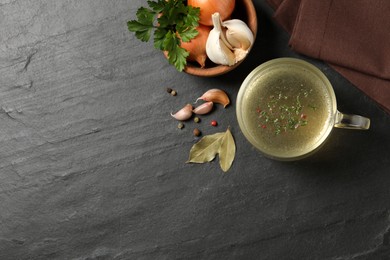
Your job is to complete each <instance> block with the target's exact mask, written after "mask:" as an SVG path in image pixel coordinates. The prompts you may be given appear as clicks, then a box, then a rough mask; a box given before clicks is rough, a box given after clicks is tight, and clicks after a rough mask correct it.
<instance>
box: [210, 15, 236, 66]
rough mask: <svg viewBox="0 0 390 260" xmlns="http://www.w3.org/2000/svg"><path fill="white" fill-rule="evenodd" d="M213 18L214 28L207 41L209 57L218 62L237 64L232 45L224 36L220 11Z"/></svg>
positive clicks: (230, 64)
mask: <svg viewBox="0 0 390 260" xmlns="http://www.w3.org/2000/svg"><path fill="white" fill-rule="evenodd" d="M212 20H213V24H214V28H213V29H212V30H211V31H210V33H209V37H208V38H207V41H206V53H207V57H209V59H210V60H211V61H212V62H214V63H216V64H221V65H229V66H232V65H234V64H235V62H236V61H235V60H236V58H235V55H234V52H233V51H232V50H233V48H232V46H231V45H230V44H229V43H228V41H227V40H226V38H225V36H224V32H223V30H222V27H221V18H220V16H219V13H215V14H213V15H212Z"/></svg>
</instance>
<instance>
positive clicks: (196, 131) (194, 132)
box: [192, 128, 201, 136]
mask: <svg viewBox="0 0 390 260" xmlns="http://www.w3.org/2000/svg"><path fill="white" fill-rule="evenodd" d="M192 133H193V134H194V136H200V134H201V132H200V130H199V129H198V128H195V129H194V131H192Z"/></svg>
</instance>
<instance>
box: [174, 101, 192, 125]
mask: <svg viewBox="0 0 390 260" xmlns="http://www.w3.org/2000/svg"><path fill="white" fill-rule="evenodd" d="M192 109H193V107H192V105H191V104H187V105H185V106H184V107H183V108H182V109H180V110H179V111H177V112H176V113H175V114H172V113H171V116H172V117H174V118H175V119H176V120H180V121H185V120H187V119H190V117H191V116H192Z"/></svg>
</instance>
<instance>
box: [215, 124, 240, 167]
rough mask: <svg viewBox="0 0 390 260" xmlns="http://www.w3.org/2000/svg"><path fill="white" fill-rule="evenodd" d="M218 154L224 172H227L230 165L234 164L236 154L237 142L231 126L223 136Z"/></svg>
mask: <svg viewBox="0 0 390 260" xmlns="http://www.w3.org/2000/svg"><path fill="white" fill-rule="evenodd" d="M218 154H219V165H220V166H221V169H222V170H223V171H224V172H227V171H228V170H229V169H230V166H232V163H233V160H234V157H235V156H236V144H235V143H234V139H233V135H232V133H231V132H230V129H229V128H228V130H226V132H225V134H224V136H223V139H222V141H221V146H220V147H219V150H218Z"/></svg>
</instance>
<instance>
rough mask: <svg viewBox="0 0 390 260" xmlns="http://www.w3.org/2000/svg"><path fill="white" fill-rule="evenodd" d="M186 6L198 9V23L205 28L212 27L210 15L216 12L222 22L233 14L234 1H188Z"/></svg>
mask: <svg viewBox="0 0 390 260" xmlns="http://www.w3.org/2000/svg"><path fill="white" fill-rule="evenodd" d="M187 4H188V5H190V6H193V7H199V8H200V16H199V18H200V19H199V23H200V24H203V25H207V26H212V25H213V21H212V19H211V15H212V14H213V13H215V12H218V13H219V14H220V16H221V19H222V21H224V20H226V19H227V18H229V17H230V16H231V14H232V13H233V10H234V7H235V4H236V1H235V0H188V1H187Z"/></svg>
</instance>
